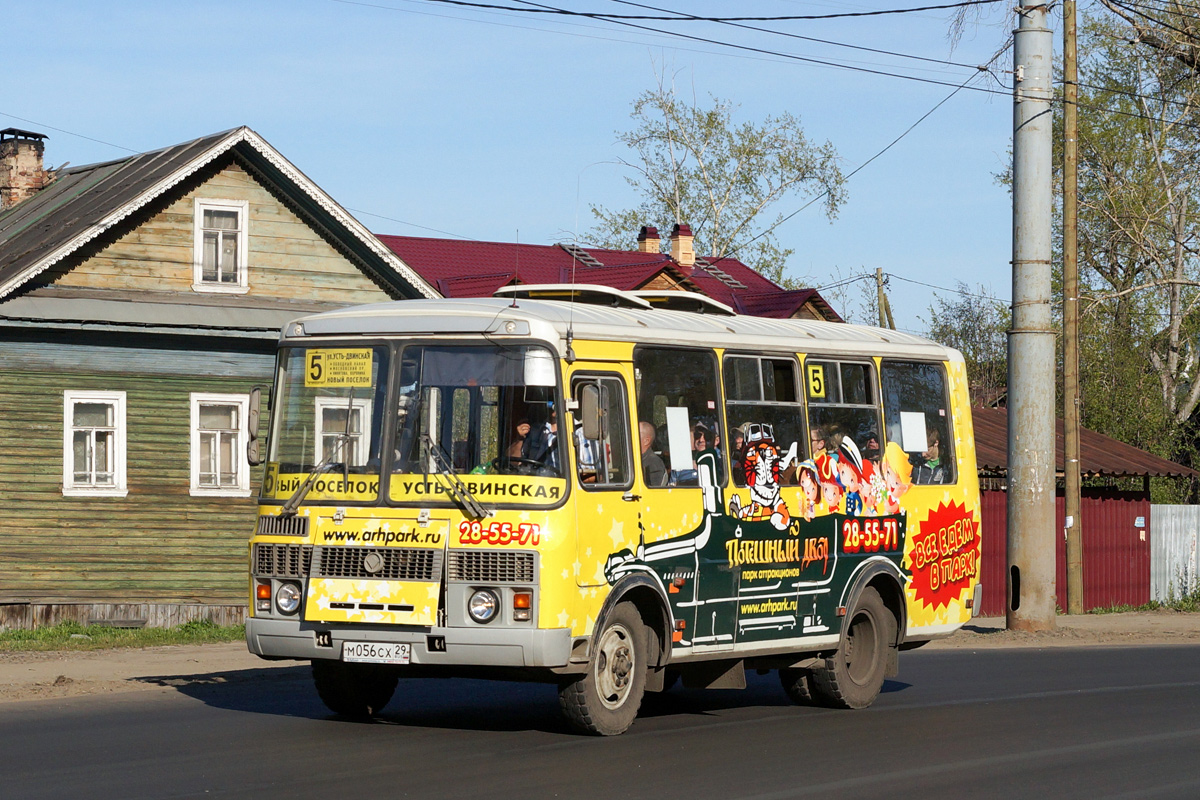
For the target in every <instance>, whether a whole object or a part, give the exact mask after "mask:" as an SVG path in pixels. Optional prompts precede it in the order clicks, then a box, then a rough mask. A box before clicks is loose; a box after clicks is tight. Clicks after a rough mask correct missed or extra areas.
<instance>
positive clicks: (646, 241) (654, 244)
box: [638, 225, 661, 253]
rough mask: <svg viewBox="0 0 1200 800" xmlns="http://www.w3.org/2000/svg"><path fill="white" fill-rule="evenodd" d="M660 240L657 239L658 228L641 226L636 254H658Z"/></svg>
mask: <svg viewBox="0 0 1200 800" xmlns="http://www.w3.org/2000/svg"><path fill="white" fill-rule="evenodd" d="M660 241H661V240H660V239H659V238H658V228H656V227H654V226H653V225H643V226H642V229H641V230H640V231H639V232H638V252H639V253H657V252H659V249H658V243H659V242H660Z"/></svg>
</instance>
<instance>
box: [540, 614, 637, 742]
mask: <svg viewBox="0 0 1200 800" xmlns="http://www.w3.org/2000/svg"><path fill="white" fill-rule="evenodd" d="M646 665H647V660H646V635H645V630H644V629H643V626H642V618H641V615H640V614H638V611H637V609H636V608H634V606H633V604H632V603H620V604H618V605H617V607H616V608H615V609H613V613H612V616H611V617H610V618H609V619H608V621H607V622H606V623H605V625H604V629H603V630H601V631H600V632H599V633H598V634H597V638H596V648H595V653H594V655H593V656H592V659H591V662H590V663H589V664H588V667H587V672H586V673H584V674H583V675H578V676H572V677H571V678H570V679H569V680H567V681H565V682H564V683H562V684H561V685H560V686H559V689H558V702H559V706H560V707H561V708H562V712H563V715H564V716H566V718H567V721H568V722H570V723H571V725H572V726H573V727H574V728H576V729H577V730H579V731H582V732H583V733H590V734H593V735H597V736H615V735H617V734H620V733H624V732H625V731H627V730H628V729H629V726H630V725H632V724H633V720H634V718H636V717H637V713H638V708H639V707H640V706H641V704H642V695H643V694H644V692H645V688H646Z"/></svg>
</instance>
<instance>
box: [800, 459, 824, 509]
mask: <svg viewBox="0 0 1200 800" xmlns="http://www.w3.org/2000/svg"><path fill="white" fill-rule="evenodd" d="M796 471H797V472H798V473H799V475H800V488H801V489H802V490H803V491H804V518H805V519H806V520H808V521H809V522H811V521H812V518H813V517H815V516H816V515H817V504H818V503H820V502H821V476H820V474H818V472H817V464H816V462H815V461H813V460H812V459H811V458H810V459H808V460H806V461H803V462H801V463H800V466H799V467H798V468H797V470H796Z"/></svg>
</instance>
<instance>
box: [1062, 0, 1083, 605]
mask: <svg viewBox="0 0 1200 800" xmlns="http://www.w3.org/2000/svg"><path fill="white" fill-rule="evenodd" d="M1075 41H1076V37H1075V0H1066V2H1064V3H1063V101H1064V102H1063V470H1064V475H1063V483H1064V484H1065V485H1064V487H1063V488H1064V495H1065V497H1064V500H1065V503H1064V505H1065V506H1066V508H1065V509H1064V510H1065V512H1066V515H1065V516H1066V527H1067V613H1068V614H1082V613H1083V524H1082V523H1083V520H1082V515H1083V512H1082V509H1081V501H1080V494H1081V493H1082V489H1081V485H1082V481H1081V480H1080V475H1079V248H1078V245H1079V224H1078V222H1079V221H1078V215H1077V213H1076V211H1077V209H1078V205H1079V203H1078V201H1079V197H1078V190H1079V139H1078V133H1079V106H1078V102H1077V101H1078V99H1079V86H1078V80H1079V63H1078V61H1077V60H1076V47H1075Z"/></svg>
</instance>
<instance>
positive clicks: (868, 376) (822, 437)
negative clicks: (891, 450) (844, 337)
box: [804, 358, 882, 463]
mask: <svg viewBox="0 0 1200 800" xmlns="http://www.w3.org/2000/svg"><path fill="white" fill-rule="evenodd" d="M804 376H805V383H806V386H807V393H808V424H809V437H810V438H809V451H808V457H809V458H812V459H818V458H819V457H821V456H822V455H823V454H825V453H828V454H829V455H834V454H837V453H838V452H839V451H841V450H842V449H843V448H846V449H850V446H848V445H847V444H846V442H847V441H850V442H852V443H853V445H852V447H853V451H854V452H857V454H858V460H859V461H864V462H865V461H870V462H872V463H878V462H879V459H880V458H881V457H882V446H881V445H882V439H881V438H880V435H879V406H878V405H877V404H876V399H875V398H876V392H875V367H874V366H873V365H872V364H870V363H865V362H838V361H816V360H813V359H811V358H810V359H808V360H807V361H805V362H804Z"/></svg>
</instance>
